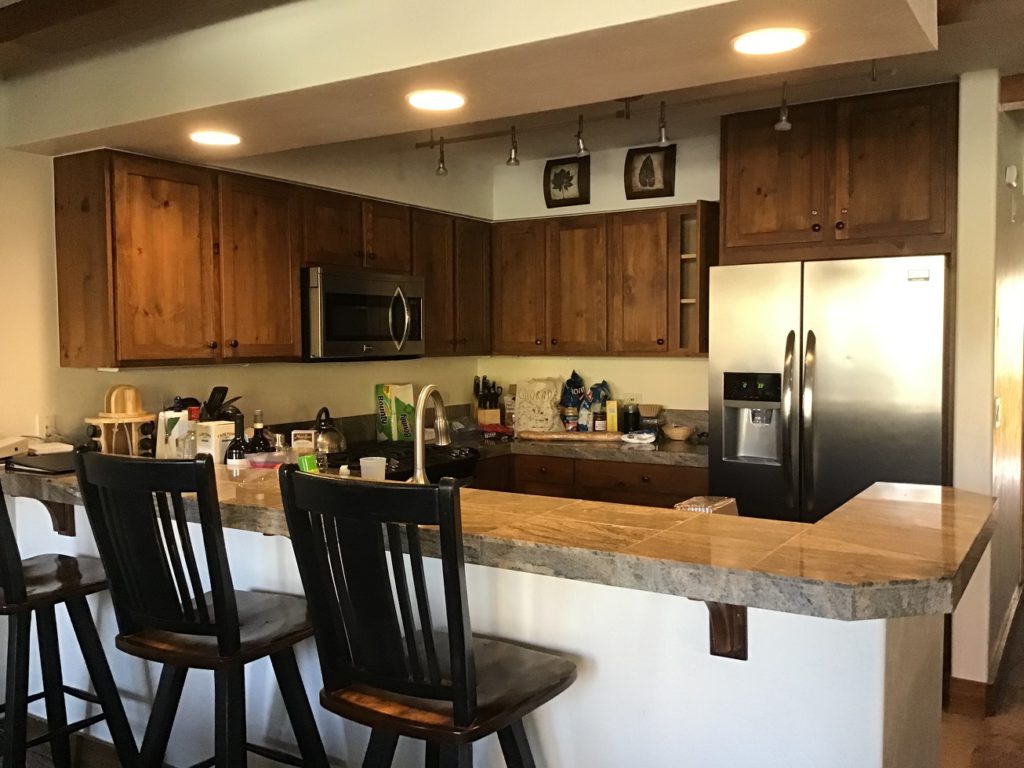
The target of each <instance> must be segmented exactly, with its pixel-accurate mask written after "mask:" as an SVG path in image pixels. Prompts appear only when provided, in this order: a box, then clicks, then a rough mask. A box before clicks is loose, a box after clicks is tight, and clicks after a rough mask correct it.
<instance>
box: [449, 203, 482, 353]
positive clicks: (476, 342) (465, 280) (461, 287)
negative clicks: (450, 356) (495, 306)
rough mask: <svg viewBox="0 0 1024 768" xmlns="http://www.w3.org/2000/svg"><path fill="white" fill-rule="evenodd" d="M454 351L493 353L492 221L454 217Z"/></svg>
mask: <svg viewBox="0 0 1024 768" xmlns="http://www.w3.org/2000/svg"><path fill="white" fill-rule="evenodd" d="M454 303H455V351H456V353H458V354H460V355H489V354H490V353H491V225H490V224H488V223H487V222H484V221H473V220H472V219H455V302H454Z"/></svg>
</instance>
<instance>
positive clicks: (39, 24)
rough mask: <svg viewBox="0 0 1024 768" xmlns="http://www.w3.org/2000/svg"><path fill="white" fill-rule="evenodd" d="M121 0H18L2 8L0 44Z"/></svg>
mask: <svg viewBox="0 0 1024 768" xmlns="http://www.w3.org/2000/svg"><path fill="white" fill-rule="evenodd" d="M117 2H118V0H70V2H69V0H18V2H16V3H11V4H10V5H5V6H4V7H3V8H0V43H9V42H11V41H12V40H17V39H18V38H20V37H24V36H25V35H31V34H32V33H34V32H41V31H42V30H44V29H49V28H50V27H56V26H58V25H60V24H63V23H65V22H67V21H70V20H71V19H74V18H77V17H79V16H84V15H85V14H87V13H92V12H93V11H96V10H99V9H100V8H106V7H108V6H111V5H115V4H117Z"/></svg>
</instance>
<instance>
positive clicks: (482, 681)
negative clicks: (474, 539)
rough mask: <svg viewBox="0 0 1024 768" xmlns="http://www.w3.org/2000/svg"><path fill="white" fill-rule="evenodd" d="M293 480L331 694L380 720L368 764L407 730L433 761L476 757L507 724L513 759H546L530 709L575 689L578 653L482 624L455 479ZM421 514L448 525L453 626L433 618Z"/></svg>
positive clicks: (446, 576)
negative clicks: (533, 645) (488, 634)
mask: <svg viewBox="0 0 1024 768" xmlns="http://www.w3.org/2000/svg"><path fill="white" fill-rule="evenodd" d="M280 479H281V494H282V497H283V499H284V507H285V513H286V514H287V517H288V528H289V531H290V532H291V537H292V546H293V547H294V549H295V558H296V560H297V561H298V566H299V573H300V574H301V577H302V584H303V587H304V588H305V591H306V595H307V599H308V600H309V608H310V615H311V617H312V619H313V630H314V632H315V635H316V644H317V649H318V651H319V654H320V666H321V669H322V671H323V678H324V688H323V690H322V691H321V692H320V704H321V705H322V706H323V707H325V708H326V709H328V710H330V711H332V712H334V713H336V714H338V715H341V716H342V717H346V718H348V719H350V720H354V721H356V722H358V723H362V724H363V725H368V726H370V728H372V729H373V730H372V732H371V735H370V744H369V746H368V747H367V751H366V756H365V758H364V762H363V766H364V768H371V767H375V766H390V765H391V762H392V760H393V759H394V754H395V747H396V745H397V743H398V737H399V736H400V735H401V736H411V737H412V738H415V739H422V740H424V741H425V742H426V764H427V765H428V766H457V767H458V768H468V766H471V765H472V762H473V752H472V743H473V742H474V741H477V740H478V739H481V738H483V737H484V736H488V735H489V734H492V733H495V732H497V734H498V739H499V740H500V743H501V750H502V753H503V754H504V756H505V761H506V763H507V764H508V765H509V766H510V768H527V767H531V766H533V765H534V762H533V757H532V755H531V752H530V745H529V743H528V742H527V739H526V732H525V731H524V729H523V720H522V719H523V717H524V716H525V715H527V714H529V713H530V712H532V711H533V710H534V709H536V708H537V707H539V706H540V705H541V704H544V703H545V702H547V701H549V700H551V699H552V698H554V697H555V696H557V695H558V694H559V693H561V692H562V691H564V690H565V689H566V688H568V687H569V686H570V685H571V684H572V682H573V680H575V679H576V665H575V664H574V663H573V662H572V661H570V660H568V659H565V658H563V657H561V656H556V655H554V654H550V653H544V652H541V651H535V650H529V649H526V648H523V647H521V646H518V645H514V644H512V643H509V642H504V641H501V640H495V639H486V638H483V637H477V636H475V635H473V633H472V631H471V629H470V622H469V608H468V606H467V602H466V576H465V563H464V559H463V551H462V518H461V514H460V509H459V495H458V488H457V486H456V484H455V481H453V480H451V479H450V478H446V479H443V480H442V481H441V483H440V484H439V485H436V486H429V485H401V484H397V483H369V482H365V481H359V480H344V479H340V478H328V477H322V476H315V475H307V474H303V473H301V472H299V471H298V468H297V467H295V466H289V467H282V468H281V472H280ZM420 526H438V532H439V535H440V542H441V567H442V572H443V581H444V600H443V603H444V605H443V606H442V611H443V613H442V614H441V615H442V616H443V617H444V619H445V620H446V623H447V632H446V633H441V632H438V631H436V630H435V629H434V625H433V622H432V619H431V616H432V615H437V614H436V613H435V614H432V613H431V605H430V599H429V596H428V594H427V587H426V579H425V578H424V573H423V553H422V547H421V543H420V530H419V528H420ZM386 549H388V550H390V557H389V554H388V552H387V551H386ZM403 552H408V554H409V567H408V569H407V566H406V561H405V557H404V555H403ZM407 571H408V572H407ZM410 573H411V577H412V592H410V589H409V574H410ZM417 619H418V623H417Z"/></svg>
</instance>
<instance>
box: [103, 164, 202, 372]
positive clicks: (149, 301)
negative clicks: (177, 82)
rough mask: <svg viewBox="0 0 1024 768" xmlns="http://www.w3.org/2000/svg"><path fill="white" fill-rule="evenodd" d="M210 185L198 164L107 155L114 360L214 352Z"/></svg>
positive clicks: (195, 357) (168, 358) (175, 357)
mask: <svg viewBox="0 0 1024 768" xmlns="http://www.w3.org/2000/svg"><path fill="white" fill-rule="evenodd" d="M213 188H214V181H213V173H212V172H211V171H209V170H206V169H204V168H196V167H192V166H185V165H178V164H176V163H166V162H161V161H157V160H149V159H145V158H138V157H131V156H126V155H115V156H114V158H113V189H114V195H113V197H114V206H113V210H114V228H113V229H114V241H115V249H114V264H115V279H114V285H115V292H116V301H115V307H116V312H115V318H116V340H117V358H118V361H119V362H144V361H151V360H165V361H171V360H201V359H206V358H214V357H216V356H217V354H218V349H217V347H218V338H219V333H218V332H217V331H218V328H217V316H216V305H215V300H214V299H215V297H214V257H213V203H214V200H213ZM97 300H98V301H102V297H99V296H98V297H97Z"/></svg>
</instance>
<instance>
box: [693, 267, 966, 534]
mask: <svg viewBox="0 0 1024 768" xmlns="http://www.w3.org/2000/svg"><path fill="white" fill-rule="evenodd" d="M946 282H947V281H946V259H945V257H944V256H908V257H898V258H879V259H855V260H849V261H812V262H803V263H800V262H789V263H780V264H753V265H742V266H725V267H715V268H713V269H712V270H711V283H710V285H711V289H710V290H711V299H710V307H709V311H710V323H709V327H710V339H709V351H710V355H709V362H710V366H709V370H710V374H709V376H710V380H709V387H710V391H709V407H710V413H709V425H710V434H709V446H710V457H709V461H710V467H709V468H710V485H711V492H712V493H713V494H716V495H722V496H734V497H736V500H737V503H738V505H739V510H740V514H741V515H749V516H752V517H765V518H774V519H780V520H800V521H804V522H814V521H816V520H819V519H821V518H822V517H824V516H825V515H827V514H828V513H829V512H831V511H832V510H834V509H835V508H836V507H838V506H840V505H841V504H843V503H844V502H846V501H847V500H849V499H850V498H852V497H853V496H855V495H856V494H857V493H859V492H860V491H862V490H863V489H865V488H867V487H868V486H870V485H871V484H872V483H874V482H876V481H893V482H908V483H936V484H938V483H942V482H943V481H944V480H945V479H946V473H947V467H946V466H945V463H946V451H945V444H946V430H947V426H946V424H945V421H944V412H945V408H944V403H945V402H946V400H945V398H946V393H945V392H944V389H943V387H944V378H945V377H944V375H943V372H944V370H945V368H944V366H945V361H944V348H945V344H944V341H945V322H944V318H945V289H946Z"/></svg>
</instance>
